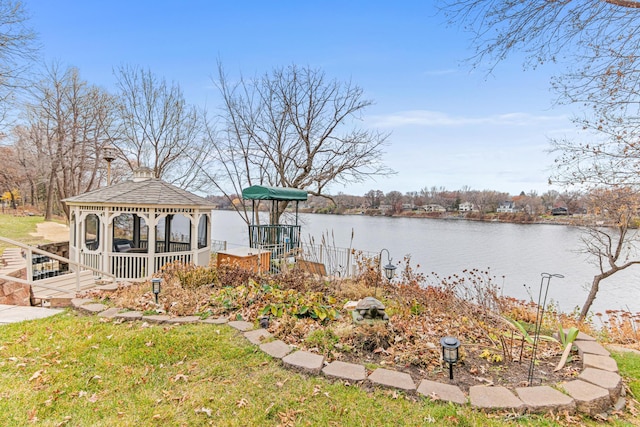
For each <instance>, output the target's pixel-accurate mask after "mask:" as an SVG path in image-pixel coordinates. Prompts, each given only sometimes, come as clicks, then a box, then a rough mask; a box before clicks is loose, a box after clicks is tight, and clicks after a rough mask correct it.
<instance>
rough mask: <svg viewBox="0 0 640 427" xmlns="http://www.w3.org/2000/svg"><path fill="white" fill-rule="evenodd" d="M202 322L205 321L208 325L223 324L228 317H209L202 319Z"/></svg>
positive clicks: (227, 321)
mask: <svg viewBox="0 0 640 427" xmlns="http://www.w3.org/2000/svg"><path fill="white" fill-rule="evenodd" d="M202 323H207V324H210V325H224V324H225V323H229V318H228V317H209V318H207V319H204V320H203V321H202Z"/></svg>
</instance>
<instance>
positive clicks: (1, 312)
mask: <svg viewBox="0 0 640 427" xmlns="http://www.w3.org/2000/svg"><path fill="white" fill-rule="evenodd" d="M63 311H64V310H59V309H55V308H42V307H22V306H17V305H3V304H0V325H6V324H8V323H16V322H22V321H24V320H34V319H44V318H45V317H49V316H53V315H55V314H58V313H62V312H63Z"/></svg>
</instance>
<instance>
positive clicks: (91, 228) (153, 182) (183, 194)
mask: <svg viewBox="0 0 640 427" xmlns="http://www.w3.org/2000/svg"><path fill="white" fill-rule="evenodd" d="M63 202H65V203H66V204H67V205H68V206H69V210H70V213H71V223H70V236H69V257H70V259H72V260H74V261H77V262H80V263H82V264H85V265H88V266H91V267H93V268H95V269H98V270H101V271H104V272H107V273H110V274H113V275H115V276H116V277H117V278H119V279H128V280H138V279H145V278H148V277H150V276H151V275H153V274H154V273H155V272H157V271H158V270H160V268H162V266H163V265H165V264H167V263H169V262H173V261H181V262H184V263H193V264H196V265H208V264H209V260H210V255H211V209H212V208H213V206H212V204H211V203H210V202H208V201H207V200H206V199H204V198H202V197H200V196H197V195H195V194H192V193H189V192H188V191H185V190H182V189H180V188H178V187H176V186H174V185H171V184H169V183H167V182H164V181H162V180H160V179H157V178H153V174H152V173H151V171H150V170H149V169H147V168H142V169H139V170H138V171H136V172H135V173H134V178H133V179H132V180H131V181H125V182H121V183H118V184H114V185H111V186H107V187H103V188H99V189H97V190H94V191H90V192H88V193H84V194H80V195H78V196H74V197H70V198H67V199H65V200H63Z"/></svg>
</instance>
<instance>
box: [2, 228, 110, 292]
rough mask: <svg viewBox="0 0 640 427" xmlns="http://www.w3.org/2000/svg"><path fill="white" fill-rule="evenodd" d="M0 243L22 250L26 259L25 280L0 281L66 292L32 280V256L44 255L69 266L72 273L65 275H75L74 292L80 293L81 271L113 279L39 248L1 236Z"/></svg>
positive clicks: (104, 272) (88, 266)
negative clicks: (89, 271)
mask: <svg viewBox="0 0 640 427" xmlns="http://www.w3.org/2000/svg"><path fill="white" fill-rule="evenodd" d="M0 241H2V242H5V243H8V244H9V245H11V246H17V247H19V248H21V249H23V250H24V254H25V258H26V271H27V280H23V279H20V278H17V277H9V276H4V275H0V279H3V280H8V281H12V282H16V283H23V284H26V285H32V286H34V285H35V286H38V287H40V288H44V289H49V290H52V291H62V292H68V290H67V289H61V288H58V287H56V286H48V285H45V284H41V283H40V284H39V283H38V281H36V280H33V264H32V259H33V254H40V255H46V256H47V257H49V258H51V259H54V260H57V261H59V262H62V263H65V264H68V265H69V269H70V270H72V271H73V272H72V273H67V275H71V274H73V275H75V282H76V286H75V288H76V289H75V290H76V292H80V290H81V289H80V281H81V272H82V271H83V270H91V271H93V274H94V276H98V277H102V278H106V277H110V278H112V279H115V277H114V276H113V275H112V274H110V273H107V272H106V271H103V270H101V269H99V268H95V267H92V266H90V265H84V264H83V263H79V262H76V261H72V260H70V259H68V258H65V257H62V256H59V255H56V254H54V253H51V252H47V251H45V250H43V249H39V248H36V247H34V246H29V245H26V244H24V243H21V242H17V241H15V240H11V239H8V238H6V237H2V236H0Z"/></svg>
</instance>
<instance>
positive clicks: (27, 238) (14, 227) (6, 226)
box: [0, 214, 43, 254]
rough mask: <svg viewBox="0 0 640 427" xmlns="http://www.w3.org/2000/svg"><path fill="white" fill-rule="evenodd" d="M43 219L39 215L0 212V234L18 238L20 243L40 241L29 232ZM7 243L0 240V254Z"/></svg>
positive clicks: (33, 230)
mask: <svg viewBox="0 0 640 427" xmlns="http://www.w3.org/2000/svg"><path fill="white" fill-rule="evenodd" d="M42 221H43V218H42V217H41V216H24V217H23V216H14V215H12V214H0V236H2V237H7V238H9V239H13V240H18V241H20V242H22V243H27V244H36V243H42V239H41V238H39V237H33V236H31V235H30V234H29V233H34V232H35V231H36V224H38V223H40V222H42ZM6 247H7V245H6V244H5V243H4V242H0V254H2V252H3V251H4V249H5V248H6Z"/></svg>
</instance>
